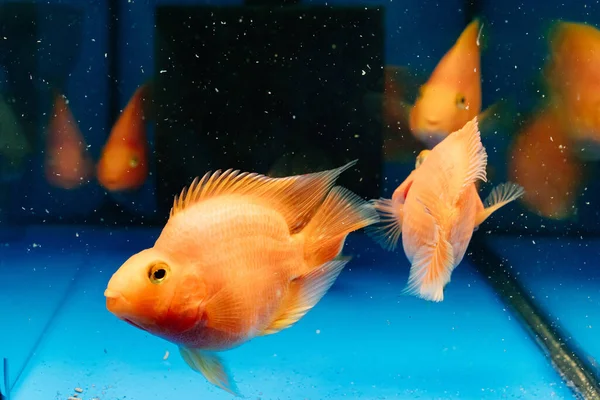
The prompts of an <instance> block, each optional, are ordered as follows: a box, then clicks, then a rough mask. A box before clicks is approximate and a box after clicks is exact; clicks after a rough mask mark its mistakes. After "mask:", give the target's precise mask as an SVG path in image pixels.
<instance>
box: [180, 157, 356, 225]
mask: <svg viewBox="0 0 600 400" xmlns="http://www.w3.org/2000/svg"><path fill="white" fill-rule="evenodd" d="M356 162H357V160H354V161H351V162H349V163H347V164H346V165H343V166H341V167H339V168H335V169H331V170H327V171H322V172H316V173H312V174H304V175H296V176H291V177H286V178H269V177H267V176H265V175H261V174H258V173H248V172H241V171H239V170H233V169H228V170H226V171H224V172H223V171H221V170H217V171H215V172H207V173H206V174H205V175H204V176H203V177H202V178H198V177H197V178H195V179H194V181H193V182H192V183H191V184H190V185H189V186H188V187H185V188H184V189H183V190H182V191H181V193H180V195H178V196H175V199H174V201H173V207H172V208H171V213H170V217H173V216H174V215H177V214H178V213H180V212H182V211H184V210H186V209H187V208H189V207H191V206H193V205H195V204H198V203H201V202H203V201H205V200H208V199H210V198H214V197H218V196H224V195H240V196H249V197H251V198H255V199H260V200H263V201H267V202H268V204H270V205H272V206H273V207H275V209H277V210H278V211H279V212H281V213H282V215H283V216H284V218H285V220H286V222H287V223H288V226H289V227H290V231H291V232H295V231H297V230H298V229H300V228H301V227H303V226H305V225H306V223H307V221H308V220H310V218H311V217H312V216H313V215H314V213H315V212H316V210H317V208H318V206H319V204H320V203H321V202H322V201H323V199H324V198H325V196H326V195H327V193H328V192H329V191H330V190H331V188H332V187H333V186H334V183H335V180H336V179H337V178H338V177H339V175H340V174H341V173H342V172H344V171H345V170H347V169H349V168H351V167H352V166H354V165H355V164H356Z"/></svg>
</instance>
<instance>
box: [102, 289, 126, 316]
mask: <svg viewBox="0 0 600 400" xmlns="http://www.w3.org/2000/svg"><path fill="white" fill-rule="evenodd" d="M104 297H106V308H107V309H108V311H110V312H111V313H113V314H115V315H117V316H119V314H121V313H122V311H123V310H124V309H126V308H127V305H128V301H127V300H126V299H125V296H123V295H122V294H121V293H120V292H117V291H114V290H111V289H106V290H105V291H104ZM119 318H120V317H119Z"/></svg>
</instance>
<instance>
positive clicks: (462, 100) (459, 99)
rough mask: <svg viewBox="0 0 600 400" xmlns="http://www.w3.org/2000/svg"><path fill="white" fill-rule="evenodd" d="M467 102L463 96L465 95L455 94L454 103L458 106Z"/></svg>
mask: <svg viewBox="0 0 600 400" xmlns="http://www.w3.org/2000/svg"><path fill="white" fill-rule="evenodd" d="M466 102H467V99H466V98H465V96H463V95H462V94H457V95H456V105H457V106H458V107H461V108H462V107H464V106H465V103H466Z"/></svg>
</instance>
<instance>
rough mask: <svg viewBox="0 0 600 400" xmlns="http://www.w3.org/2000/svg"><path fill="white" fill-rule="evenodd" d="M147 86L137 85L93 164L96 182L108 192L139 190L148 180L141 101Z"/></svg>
mask: <svg viewBox="0 0 600 400" xmlns="http://www.w3.org/2000/svg"><path fill="white" fill-rule="evenodd" d="M148 89H149V84H145V85H142V86H140V87H139V88H138V89H137V90H136V91H135V93H134V94H133V96H132V97H131V100H130V101H129V103H128V104H127V106H126V107H125V109H124V110H123V112H122V113H121V115H120V116H119V119H118V120H117V122H116V123H115V125H114V127H113V129H112V131H111V133H110V136H109V138H108V141H107V142H106V145H105V146H104V148H103V149H102V155H101V157H100V161H99V162H98V165H97V176H98V182H100V184H101V185H102V186H103V187H104V188H105V189H106V190H108V191H109V192H121V191H129V190H136V189H139V188H140V187H141V186H142V185H143V184H144V182H145V181H146V179H147V178H148V169H149V166H148V157H149V145H148V139H147V137H146V118H145V117H146V116H145V112H144V110H145V106H144V102H145V100H146V97H147V95H148Z"/></svg>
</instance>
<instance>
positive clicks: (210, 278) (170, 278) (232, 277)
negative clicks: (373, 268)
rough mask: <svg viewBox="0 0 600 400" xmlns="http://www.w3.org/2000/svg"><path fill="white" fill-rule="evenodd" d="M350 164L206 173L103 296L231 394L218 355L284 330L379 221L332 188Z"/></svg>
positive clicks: (351, 197)
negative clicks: (287, 173)
mask: <svg viewBox="0 0 600 400" xmlns="http://www.w3.org/2000/svg"><path fill="white" fill-rule="evenodd" d="M354 164H355V161H353V162H351V163H349V164H347V165H345V166H343V167H340V168H337V169H333V170H329V171H324V172H319V173H314V174H306V175H297V176H293V177H287V178H268V177H266V176H264V175H259V174H255V173H253V174H248V173H240V172H239V171H232V170H228V171H225V172H223V173H221V172H220V171H217V172H215V173H214V174H212V175H211V174H210V173H207V174H206V175H204V177H203V178H202V179H201V180H199V181H198V180H197V179H196V180H195V181H194V182H193V183H192V184H191V186H190V187H189V189H187V190H186V189H184V190H183V191H182V193H181V195H180V196H179V198H175V202H174V205H173V208H172V210H171V215H170V218H169V220H168V222H167V224H166V226H165V227H164V229H163V231H162V232H161V234H160V236H159V238H158V240H157V241H156V243H155V244H154V246H153V247H152V248H150V249H146V250H143V251H141V252H140V253H137V254H135V255H134V256H132V257H131V258H130V259H129V260H127V261H126V262H125V263H124V264H123V265H122V266H121V267H120V268H119V270H118V271H117V272H116V273H115V274H114V275H113V276H112V278H111V279H110V282H109V283H108V287H107V289H106V291H105V296H106V306H107V308H108V310H109V311H111V312H112V313H113V314H115V315H116V316H117V317H119V318H120V319H122V320H125V321H127V322H129V323H131V324H132V325H134V326H136V327H138V328H140V329H143V330H146V331H148V332H150V333H152V334H154V335H156V336H159V337H162V338H164V339H166V340H169V341H171V342H173V343H175V344H177V345H178V346H179V349H180V353H181V355H182V357H183V359H184V360H185V361H186V363H187V364H188V365H189V366H190V367H191V368H192V369H194V370H195V371H197V372H200V373H202V374H203V375H204V376H205V377H206V379H208V380H209V381H210V382H211V383H213V384H215V385H217V386H219V387H220V388H222V389H224V390H226V391H228V392H230V393H233V394H237V389H235V385H234V382H233V381H232V380H231V379H230V377H229V374H228V373H227V372H226V371H225V367H224V365H223V363H222V361H221V359H220V357H219V356H218V355H217V354H216V353H215V352H216V351H222V350H227V349H231V348H233V347H236V346H239V345H241V344H243V343H245V342H247V341H249V340H251V339H252V338H254V337H256V336H262V335H269V334H273V333H276V332H279V331H280V330H282V329H285V328H288V327H290V326H292V325H293V324H294V323H296V322H297V321H298V320H299V319H300V318H302V317H303V316H304V315H305V314H306V313H307V312H308V311H309V310H310V309H311V308H313V307H314V306H315V305H316V304H317V302H318V301H319V300H320V299H321V298H322V297H323V295H324V294H325V293H326V292H327V290H328V289H329V288H330V286H331V285H332V284H333V282H334V281H335V280H336V278H337V276H338V275H339V274H340V272H341V271H342V269H343V267H344V266H345V265H346V263H347V262H348V259H347V258H343V257H340V254H341V251H342V247H343V245H344V241H345V239H346V236H347V235H348V234H349V233H350V232H352V231H355V230H357V229H361V228H363V227H366V226H368V225H370V224H372V223H376V222H377V221H378V220H379V217H378V215H377V212H376V211H375V209H374V208H373V207H372V205H370V204H369V203H367V202H365V201H363V200H362V199H360V198H359V197H357V196H356V195H355V194H353V193H352V192H350V191H348V190H346V189H344V188H342V187H340V186H336V187H333V185H334V182H335V180H336V179H337V178H338V176H339V175H340V173H342V172H343V171H344V170H346V169H348V168H350V167H351V166H353V165H354Z"/></svg>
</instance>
